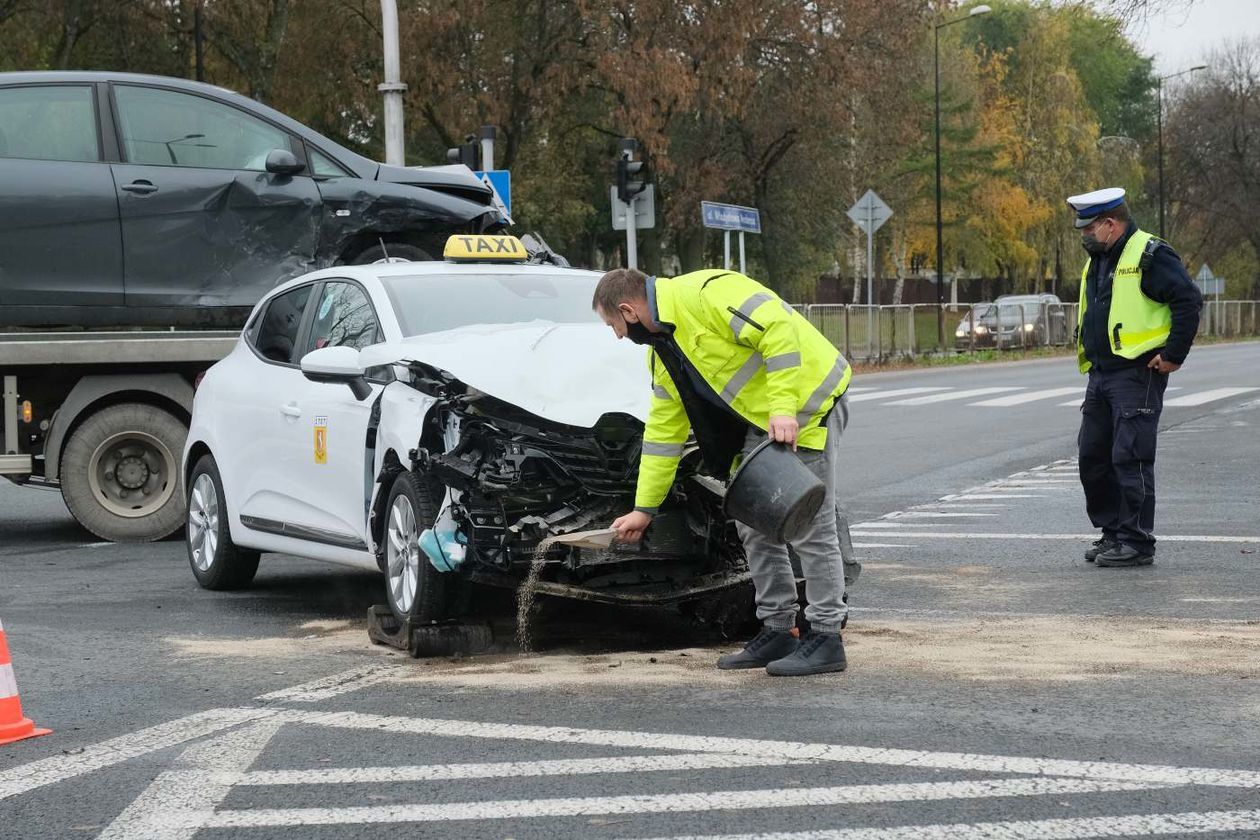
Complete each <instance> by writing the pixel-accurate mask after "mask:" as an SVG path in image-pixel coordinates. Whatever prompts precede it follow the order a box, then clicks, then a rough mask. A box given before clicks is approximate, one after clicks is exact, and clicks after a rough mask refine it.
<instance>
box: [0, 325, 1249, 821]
mask: <svg viewBox="0 0 1260 840" xmlns="http://www.w3.org/2000/svg"><path fill="white" fill-rule="evenodd" d="M1258 363H1260V344H1241V345H1227V346H1215V347H1202V348H1198V349H1196V350H1195V351H1194V353H1193V354H1192V356H1191V360H1190V364H1189V365H1188V366H1187V367H1186V368H1185V369H1184V370H1182V371H1181V372H1179V373H1177V374H1174V375H1173V379H1172V382H1171V383H1170V390H1169V392H1168V394H1167V398H1166V399H1167V401H1168V402H1169V403H1170V405H1169V406H1168V407H1167V408H1166V409H1165V412H1164V415H1163V422H1162V428H1163V432H1162V436H1161V449H1160V455H1159V466H1158V471H1157V472H1158V475H1157V481H1158V488H1159V494H1160V497H1159V499H1160V500H1159V508H1158V514H1157V533H1158V535H1159V536H1160V544H1159V548H1158V559H1157V562H1156V564H1155V565H1154V566H1153V567H1150V568H1145V569H1095V568H1094V567H1093V566H1092V565H1088V564H1085V563H1084V562H1082V560H1081V559H1080V551H1081V550H1082V549H1083V548H1084V544H1085V543H1086V542H1087V535H1088V533H1089V529H1088V522H1087V521H1086V520H1085V518H1084V512H1083V505H1082V501H1081V498H1080V490H1079V486H1078V485H1077V484H1076V482H1075V473H1074V465H1073V461H1072V458H1073V455H1074V442H1075V430H1076V425H1077V422H1078V419H1079V414H1078V413H1077V410H1076V408H1075V407H1074V405H1073V404H1066V405H1065V404H1064V403H1074V402H1075V401H1079V396H1078V393H1077V391H1074V390H1072V389H1081V388H1082V387H1083V382H1082V379H1081V377H1079V375H1077V374H1076V373H1075V370H1074V367H1073V365H1072V362H1071V360H1069V359H1055V360H1045V361H1035V362H1027V363H1013V364H1001V365H985V366H969V367H960V368H944V369H934V370H916V371H907V372H904V373H893V374H880V375H870V376H863V377H859V378H858V379H857V380H856V381H855V383H854V391H853V394H852V399H853V419H852V423H851V425H850V428H849V431H848V433H847V434H846V439H845V452H846V458H847V461H846V466H847V468H848V475H849V480H848V482H847V483H846V493H845V494H846V497H847V499H848V502H849V504H850V507H851V508H852V510H853V513H854V522H855V523H856V524H855V527H854V535H855V541H856V542H857V543H858V546H859V549H858V550H859V554H860V556H861V557H862V559H863V562H864V564H865V569H864V571H863V574H862V578H861V580H860V582H859V584H858V587H857V588H856V589H855V591H854V592H853V593H852V601H853V604H854V615H853V622H852V624H851V626H850V629H849V631H848V632H847V634H846V645H847V647H848V650H849V656H850V662H851V667H850V670H849V671H848V672H846V673H845V674H843V675H836V676H827V677H818V678H811V679H807V680H774V679H771V678H768V677H766V676H764V675H763V674H760V673H748V672H745V673H737V674H728V673H719V672H717V671H716V670H714V669H713V668H712V661H713V659H714V658H715V657H716V656H717V654H718V653H719V652H721V651H723V650H727V649H730V646H729V644H725V645H724V644H723V643H721V642H720V641H719V640H715V639H713V638H711V637H706V636H703V635H700V634H698V633H697V631H695V630H694V629H693V628H692V627H690V626H689V625H687V624H685V623H683V622H681V621H678V620H673V619H671V618H670V617H668V616H662V615H659V614H642V613H635V612H620V611H603V610H591V609H586V610H574V609H569V608H565V607H563V606H562V605H556V604H550V603H549V604H545V605H544V609H543V611H542V614H541V615H540V617H539V619H538V627H537V634H536V639H535V643H536V647H537V648H538V649H539V652H538V653H534V654H529V655H522V654H520V653H518V652H516V651H513V650H511V649H510V645H509V644H508V643H503V644H502V645H501V646H500V648H499V649H498V650H496V651H494V652H492V653H490V654H485V655H477V656H472V657H466V658H454V659H440V660H424V661H415V660H411V659H409V658H407V657H405V656H403V655H400V654H397V653H396V652H393V651H391V650H389V649H385V648H381V647H374V646H372V645H370V644H369V643H368V640H367V638H366V634H365V632H364V620H363V616H364V613H365V610H366V608H367V606H368V605H369V604H371V603H373V602H374V601H377V600H379V587H380V585H381V584H380V582H379V581H378V580H377V579H376V578H375V577H374V576H372V575H367V574H356V573H346V572H345V571H343V570H341V569H337V568H333V567H328V566H324V565H322V564H319V563H316V562H312V561H306V560H301V559H298V558H288V557H270V556H269V557H266V558H264V561H263V565H262V567H261V571H260V573H259V577H258V580H257V584H256V585H255V587H254V588H253V589H251V590H249V591H248V592H243V593H209V592H204V591H201V590H199V589H198V588H197V587H196V585H195V583H194V581H193V579H192V575H191V573H190V572H189V570H188V568H187V560H186V557H185V554H184V548H183V545H182V544H181V543H179V542H174V541H171V542H165V543H159V544H155V545H142V546H119V545H100V544H97V543H95V541H94V540H93V539H92V538H91V537H90V536H89V535H87V534H86V533H85V532H83V531H82V530H80V529H79V528H78V527H77V526H76V525H75V524H74V523H73V521H72V520H71V519H70V518H69V516H68V515H67V514H66V512H65V509H64V506H62V504H61V502H60V498H59V497H58V496H57V495H56V494H53V493H48V492H44V491H36V490H20V489H17V488H13V487H10V486H8V485H0V619H3V622H4V630H5V631H6V633H7V635H8V641H9V644H10V647H11V649H12V652H13V658H14V667H15V670H16V675H17V680H18V685H19V687H20V689H21V692H22V702H23V705H24V707H25V709H26V712H27V714H28V715H30V716H31V717H32V718H34V719H35V720H36V722H37V723H39V724H41V725H43V726H48V727H51V728H52V729H54V730H55V731H54V734H52V735H50V736H46V737H42V738H37V739H33V740H29V741H24V742H20V743H16V744H10V745H6V746H3V747H0V836H5V837H8V836H12V837H21V838H45V837H49V838H51V837H96V836H102V837H126V838H140V837H168V838H169V837H190V836H193V835H194V834H195V835H196V836H197V837H199V838H201V837H206V838H216V837H250V838H255V837H258V838H262V837H268V838H270V837H277V838H284V837H302V838H321V837H369V836H371V837H376V836H378V835H379V834H380V832H382V831H392V832H396V831H400V830H401V831H404V832H406V833H407V834H408V835H411V836H444V837H445V836H460V837H469V838H479V837H486V838H492V837H493V838H503V837H516V838H526V837H548V838H554V837H595V838H647V837H677V836H684V835H697V836H705V837H711V836H728V835H738V836H745V835H751V836H765V835H766V834H769V833H775V834H776V836H783V837H798V836H799V837H805V836H808V837H817V838H822V837H845V838H862V840H874V838H880V840H885V839H886V838H916V840H924V839H925V838H933V837H949V838H972V837H977V838H978V837H1003V838H1038V840H1042V839H1043V838H1051V837H1073V838H1077V837H1103V836H1106V837H1150V836H1165V837H1184V836H1190V835H1196V836H1199V835H1200V834H1201V833H1203V832H1208V833H1206V834H1203V835H1202V836H1208V837H1218V836H1219V837H1231V838H1237V837H1260V810H1257V809H1260V734H1258V733H1260V726H1258V724H1260V688H1258V687H1257V680H1260V615H1258V614H1257V606H1258V605H1260V580H1258V578H1257V574H1256V565H1257V563H1260V553H1257V552H1260V490H1258V489H1257V486H1258V482H1257V480H1256V466H1257V464H1258V463H1260V439H1258V438H1257V434H1256V430H1257V428H1260V373H1257V369H1258V368H1260V364H1258ZM927 389H932V390H927ZM1173 389H1177V390H1173ZM1177 402H1180V403H1183V404H1175V403H1177ZM977 403H990V404H987V405H978V404H977ZM508 606H510V605H508ZM497 607H498V608H499V610H500V612H503V611H504V609H503V608H504V605H502V604H499V605H497ZM500 635H502V636H507V634H506V633H503V634H500Z"/></svg>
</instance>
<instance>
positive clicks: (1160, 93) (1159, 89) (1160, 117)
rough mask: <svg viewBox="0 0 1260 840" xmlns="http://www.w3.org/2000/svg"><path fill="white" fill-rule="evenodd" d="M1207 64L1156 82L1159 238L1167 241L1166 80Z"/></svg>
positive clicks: (1164, 77)
mask: <svg viewBox="0 0 1260 840" xmlns="http://www.w3.org/2000/svg"><path fill="white" fill-rule="evenodd" d="M1206 69H1207V65H1206V64H1200V65H1199V66H1197V67H1191V68H1190V69H1188V70H1182V71H1181V72H1180V73H1170V74H1169V75H1167V76H1160V77H1159V78H1158V79H1157V80H1156V81H1155V89H1156V105H1157V111H1156V114H1155V125H1156V133H1157V134H1158V135H1159V166H1158V169H1159V238H1160V239H1166V238H1167V237H1165V235H1164V81H1165V80H1166V79H1175V78H1177V77H1178V76H1184V75H1186V74H1187V73H1194V72H1195V71H1197V70H1206Z"/></svg>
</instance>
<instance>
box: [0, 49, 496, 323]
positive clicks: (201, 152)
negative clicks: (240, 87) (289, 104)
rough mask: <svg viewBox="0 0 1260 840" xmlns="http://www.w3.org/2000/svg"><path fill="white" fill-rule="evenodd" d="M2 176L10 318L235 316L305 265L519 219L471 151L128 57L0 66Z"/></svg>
mask: <svg viewBox="0 0 1260 840" xmlns="http://www.w3.org/2000/svg"><path fill="white" fill-rule="evenodd" d="M0 185H3V188H0V326H4V325H9V326H25V327H33V326H53V325H63V324H73V325H80V326H93V325H111V326H142V325H158V326H177V327H206V326H214V327H239V326H240V325H241V324H242V323H244V320H245V318H246V317H247V316H248V314H249V312H250V310H251V308H252V307H253V305H254V304H255V303H256V302H257V301H258V299H259V298H261V297H262V296H263V295H264V294H265V293H267V292H268V291H270V290H271V289H272V288H274V287H275V286H276V285H277V284H278V283H280V282H283V281H284V280H287V279H289V278H291V277H295V276H297V275H299V274H302V273H304V272H307V271H310V270H312V269H315V268H319V267H322V266H329V265H335V264H339V263H366V262H373V261H376V260H380V259H384V258H386V257H400V258H404V259H408V260H423V259H429V258H431V257H432V256H434V255H436V254H438V253H440V251H441V247H442V244H443V243H444V242H445V241H446V237H447V236H449V235H450V234H453V233H480V232H484V231H489V230H496V229H499V228H500V227H502V226H503V225H504V224H505V222H506V220H505V218H504V217H503V216H502V215H501V213H500V212H499V211H498V210H496V209H495V207H494V205H493V204H492V193H491V191H490V189H489V188H488V187H486V186H485V185H483V184H482V183H481V182H480V181H479V180H478V179H477V178H476V177H475V176H474V175H473V173H472V172H471V171H470V170H469V169H468V168H467V167H465V166H462V165H456V166H436V167H417V168H404V167H398V166H388V165H385V164H381V163H377V162H376V161H373V160H369V159H367V158H365V157H363V156H361V155H358V154H355V153H354V152H352V151H350V150H349V149H346V148H343V147H342V146H340V145H338V144H337V143H335V142H333V141H332V140H330V139H328V138H327V137H324V136H322V135H320V134H319V133H317V132H315V131H312V130H311V129H310V128H307V127H306V126H304V125H302V124H301V123H299V122H297V121H295V120H293V119H290V118H289V117H286V116H285V115H284V114H281V113H280V112H278V111H275V110H273V109H271V108H268V107H267V106H265V105H262V104H261V103H258V102H255V101H254V100H252V99H249V98H247V97H244V96H241V95H239V94H236V93H233V92H231V91H229V90H225V89H223V88H219V87H214V86H211V85H206V84H199V83H197V82H190V81H186V80H183V79H173V78H166V77H162V76H145V75H136V74H127V73H89V72H47V73H44V72H37V73H0Z"/></svg>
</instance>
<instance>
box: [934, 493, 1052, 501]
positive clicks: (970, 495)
mask: <svg viewBox="0 0 1260 840" xmlns="http://www.w3.org/2000/svg"><path fill="white" fill-rule="evenodd" d="M1045 495H1046V494H1045V493H960V494H958V495H956V496H942V497H941V498H942V499H949V500H951V501H953V500H954V499H975V500H980V499H1043V498H1045Z"/></svg>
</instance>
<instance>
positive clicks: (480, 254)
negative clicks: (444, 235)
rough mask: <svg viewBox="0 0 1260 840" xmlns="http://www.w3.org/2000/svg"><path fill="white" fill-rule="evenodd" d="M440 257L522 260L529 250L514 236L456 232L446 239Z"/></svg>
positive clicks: (495, 260)
mask: <svg viewBox="0 0 1260 840" xmlns="http://www.w3.org/2000/svg"><path fill="white" fill-rule="evenodd" d="M442 257H443V258H444V259H448V260H451V261H453V262H524V261H525V260H527V259H529V252H528V251H526V250H525V246H524V245H523V244H522V243H521V240H519V239H517V238H516V237H515V236H487V235H484V234H481V235H473V234H456V235H454V236H452V237H450V238H449V239H447V240H446V249H445V250H444V251H443V252H442Z"/></svg>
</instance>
